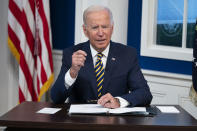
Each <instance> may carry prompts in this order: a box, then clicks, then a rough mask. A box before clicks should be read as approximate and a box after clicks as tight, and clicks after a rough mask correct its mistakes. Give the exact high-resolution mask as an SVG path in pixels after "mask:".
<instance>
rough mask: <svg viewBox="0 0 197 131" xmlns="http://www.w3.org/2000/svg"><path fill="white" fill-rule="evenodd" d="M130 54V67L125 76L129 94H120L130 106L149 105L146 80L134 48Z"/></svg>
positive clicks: (149, 95)
mask: <svg viewBox="0 0 197 131" xmlns="http://www.w3.org/2000/svg"><path fill="white" fill-rule="evenodd" d="M129 56H130V60H131V62H130V69H129V72H128V77H127V85H128V88H129V90H130V93H129V94H125V95H123V96H122V98H124V99H125V100H127V101H128V102H129V103H130V105H131V106H144V105H149V104H150V103H151V100H152V94H151V92H150V89H149V86H148V84H147V81H146V80H145V78H144V76H143V74H142V72H141V69H140V66H139V63H138V59H137V53H136V50H132V54H130V55H129Z"/></svg>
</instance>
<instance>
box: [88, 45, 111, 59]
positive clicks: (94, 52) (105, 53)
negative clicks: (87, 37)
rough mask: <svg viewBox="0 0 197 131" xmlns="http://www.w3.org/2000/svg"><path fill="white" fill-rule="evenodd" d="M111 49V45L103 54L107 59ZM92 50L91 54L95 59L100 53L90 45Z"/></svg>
mask: <svg viewBox="0 0 197 131" xmlns="http://www.w3.org/2000/svg"><path fill="white" fill-rule="evenodd" d="M109 47H110V43H109V45H108V46H107V48H105V50H104V51H103V52H102V54H103V56H105V57H107V56H108V53H109ZM90 50H91V53H92V57H95V56H96V55H97V54H98V53H99V52H98V51H96V50H95V49H94V48H93V46H92V45H91V44H90Z"/></svg>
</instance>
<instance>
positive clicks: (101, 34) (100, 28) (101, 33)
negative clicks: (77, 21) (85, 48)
mask: <svg viewBox="0 0 197 131" xmlns="http://www.w3.org/2000/svg"><path fill="white" fill-rule="evenodd" d="M97 34H98V35H99V36H103V34H104V32H103V28H102V27H99V28H98V32H97Z"/></svg>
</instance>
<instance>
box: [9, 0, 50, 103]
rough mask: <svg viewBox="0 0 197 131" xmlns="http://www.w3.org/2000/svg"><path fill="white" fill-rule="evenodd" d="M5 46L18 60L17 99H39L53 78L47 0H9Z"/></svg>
mask: <svg viewBox="0 0 197 131" xmlns="http://www.w3.org/2000/svg"><path fill="white" fill-rule="evenodd" d="M8 46H9V48H10V50H11V52H12V54H13V55H14V56H15V57H16V60H17V61H18V63H19V102H20V103H22V102H23V101H40V99H41V97H42V95H43V94H44V93H45V92H46V91H47V90H48V89H49V87H50V86H51V84H52V82H53V79H54V73H53V61H52V43H51V28H50V11H49V0H9V9H8Z"/></svg>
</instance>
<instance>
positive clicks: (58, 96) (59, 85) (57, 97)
mask: <svg viewBox="0 0 197 131" xmlns="http://www.w3.org/2000/svg"><path fill="white" fill-rule="evenodd" d="M71 57H72V52H71V51H70V50H68V49H66V50H64V51H63V58H62V66H61V69H60V73H59V75H58V78H57V80H56V81H55V83H54V85H53V87H52V89H51V99H52V100H53V102H54V103H57V104H60V103H64V102H65V100H66V99H67V98H68V97H69V94H70V90H71V88H69V89H66V87H65V74H66V72H67V71H68V70H69V69H70V66H71Z"/></svg>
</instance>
